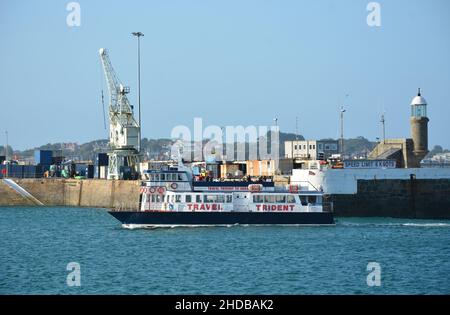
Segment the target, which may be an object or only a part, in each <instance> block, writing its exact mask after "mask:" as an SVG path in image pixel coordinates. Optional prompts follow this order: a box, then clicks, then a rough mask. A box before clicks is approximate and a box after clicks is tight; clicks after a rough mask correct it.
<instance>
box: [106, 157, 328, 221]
mask: <svg viewBox="0 0 450 315" xmlns="http://www.w3.org/2000/svg"><path fill="white" fill-rule="evenodd" d="M145 176H146V179H145V180H144V181H143V182H142V185H141V188H140V198H139V209H136V210H131V211H130V210H125V209H114V210H111V211H109V213H110V214H111V215H112V216H114V217H115V218H116V219H117V220H119V221H120V222H121V223H122V226H123V227H125V228H142V227H144V228H152V227H174V226H210V225H214V226H216V225H217V226H221V225H222V226H229V225H235V224H242V225H274V224H275V225H332V224H334V219H333V213H332V205H331V204H326V203H324V200H323V193H322V192H321V191H318V190H312V191H311V190H305V189H307V188H306V187H308V186H301V185H295V186H289V187H284V188H278V187H275V185H274V183H273V182H270V181H261V182H252V181H195V180H194V178H193V175H192V172H191V171H190V169H188V168H186V167H184V166H181V167H180V166H178V167H177V168H169V169H167V170H158V171H154V170H151V171H147V172H146V173H145Z"/></svg>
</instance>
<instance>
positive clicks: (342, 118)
mask: <svg viewBox="0 0 450 315" xmlns="http://www.w3.org/2000/svg"><path fill="white" fill-rule="evenodd" d="M344 113H345V109H344V106H341V155H342V159H343V158H344Z"/></svg>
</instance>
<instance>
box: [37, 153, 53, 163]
mask: <svg viewBox="0 0 450 315" xmlns="http://www.w3.org/2000/svg"><path fill="white" fill-rule="evenodd" d="M52 158H53V151H51V150H35V151H34V161H35V163H36V164H37V165H51V164H52Z"/></svg>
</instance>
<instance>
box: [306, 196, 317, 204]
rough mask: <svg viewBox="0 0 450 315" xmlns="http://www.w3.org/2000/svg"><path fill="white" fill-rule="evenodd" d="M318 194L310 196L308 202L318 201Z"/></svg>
mask: <svg viewBox="0 0 450 315" xmlns="http://www.w3.org/2000/svg"><path fill="white" fill-rule="evenodd" d="M316 200H317V198H316V196H308V203H316Z"/></svg>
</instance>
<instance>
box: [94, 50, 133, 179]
mask: <svg viewBox="0 0 450 315" xmlns="http://www.w3.org/2000/svg"><path fill="white" fill-rule="evenodd" d="M99 54H100V59H101V61H102V65H103V71H104V73H105V78H106V83H107V85H108V91H109V147H110V152H109V153H108V157H109V166H108V179H122V175H121V173H122V172H121V170H122V167H124V166H128V167H131V169H132V171H133V172H138V171H139V161H140V154H139V150H138V146H139V139H140V137H141V127H140V126H139V124H138V122H137V121H136V120H135V119H134V117H133V106H131V105H130V102H129V101H128V98H127V94H128V93H129V92H130V88H129V87H126V86H124V85H122V83H121V82H120V81H119V79H118V78H117V75H116V73H115V71H114V69H113V67H112V64H111V61H110V60H109V56H108V53H107V51H106V49H104V48H100V50H99Z"/></svg>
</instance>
